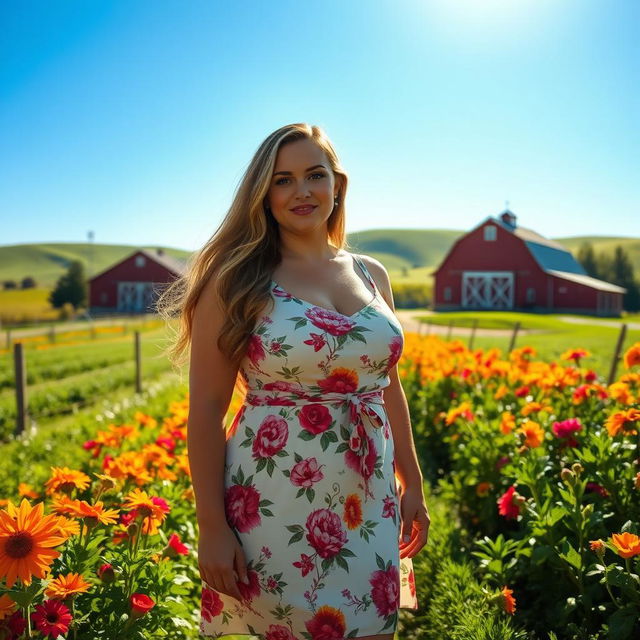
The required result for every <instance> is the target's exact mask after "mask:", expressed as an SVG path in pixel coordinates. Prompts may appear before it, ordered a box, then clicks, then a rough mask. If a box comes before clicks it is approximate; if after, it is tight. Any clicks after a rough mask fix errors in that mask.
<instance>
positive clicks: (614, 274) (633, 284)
mask: <svg viewBox="0 0 640 640" xmlns="http://www.w3.org/2000/svg"><path fill="white" fill-rule="evenodd" d="M610 270H611V282H613V283H614V284H617V285H618V286H620V287H625V288H626V289H627V293H626V294H625V295H624V308H625V309H626V310H627V311H637V310H638V309H640V283H639V282H638V281H637V280H636V279H635V274H634V272H633V264H632V263H631V260H630V259H629V254H628V253H627V252H626V251H625V250H624V248H623V247H622V246H621V245H617V246H616V248H615V249H614V250H613V258H612V260H611V265H610Z"/></svg>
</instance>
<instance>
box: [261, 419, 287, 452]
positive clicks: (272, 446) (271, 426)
mask: <svg viewBox="0 0 640 640" xmlns="http://www.w3.org/2000/svg"><path fill="white" fill-rule="evenodd" d="M288 437H289V427H288V425H287V421H286V420H285V419H284V418H282V417H281V416H275V415H268V416H266V417H265V419H264V420H263V421H262V423H261V424H260V427H259V428H258V433H256V437H255V438H254V440H253V448H252V452H253V457H254V459H256V460H257V459H258V458H270V457H271V456H273V455H275V454H276V453H278V451H280V450H281V449H282V448H283V447H284V445H285V444H287V438H288Z"/></svg>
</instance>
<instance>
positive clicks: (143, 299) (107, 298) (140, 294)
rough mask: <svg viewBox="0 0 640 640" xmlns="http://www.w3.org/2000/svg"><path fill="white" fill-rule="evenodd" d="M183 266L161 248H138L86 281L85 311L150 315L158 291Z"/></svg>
mask: <svg viewBox="0 0 640 640" xmlns="http://www.w3.org/2000/svg"><path fill="white" fill-rule="evenodd" d="M185 267H186V263H185V262H183V261H182V260H178V259H177V258H174V257H172V256H169V255H167V254H165V252H164V251H163V250H162V249H157V250H156V251H150V250H148V249H138V250H136V251H134V252H133V253H131V254H130V255H128V256H127V257H126V258H123V259H122V260H120V262H117V263H116V264H114V265H112V266H110V267H109V268H107V269H105V270H104V271H102V272H101V273H98V274H97V275H95V276H93V277H92V278H90V279H89V312H90V313H93V314H100V313H153V312H154V311H155V301H156V300H157V298H158V295H159V293H160V290H161V289H162V288H163V287H164V286H166V285H167V284H169V283H170V281H172V280H174V279H175V278H176V277H177V276H179V275H180V274H182V273H183V272H184V269H185Z"/></svg>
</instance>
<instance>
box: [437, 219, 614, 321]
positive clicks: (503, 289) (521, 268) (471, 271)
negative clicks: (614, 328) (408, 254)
mask: <svg viewBox="0 0 640 640" xmlns="http://www.w3.org/2000/svg"><path fill="white" fill-rule="evenodd" d="M433 275H434V280H435V286H434V308H435V309H436V310H438V311H452V310H463V309H476V310H479V309H492V310H498V309H500V310H507V309H508V310H514V311H534V312H541V313H549V312H553V313H584V314H593V315H599V316H619V315H620V312H621V310H622V296H623V294H624V293H625V292H626V289H625V288H623V287H619V286H617V285H614V284H611V283H609V282H604V281H603V280H598V279H597V278H592V277H590V276H588V275H587V273H586V271H585V270H584V268H583V267H582V265H581V264H580V263H579V262H578V261H577V260H576V259H575V258H574V257H573V255H572V254H571V253H570V252H569V251H567V249H565V248H564V247H563V246H562V245H560V244H558V243H557V242H555V241H553V240H549V239H548V238H544V237H543V236H541V235H539V234H537V233H536V232H535V231H532V230H531V229H526V228H524V227H519V226H518V225H517V224H516V216H515V215H514V214H513V212H511V211H509V210H508V209H507V210H506V211H504V212H503V213H501V214H500V216H499V217H498V218H494V217H492V216H489V217H488V218H486V220H484V221H483V222H481V223H480V224H479V225H478V226H477V227H476V228H475V229H472V230H471V231H470V232H469V233H467V234H466V235H464V236H462V237H460V238H458V240H456V242H455V243H454V244H453V246H452V247H451V249H450V250H449V253H448V254H447V255H446V256H445V258H444V260H443V261H442V263H441V264H440V266H439V267H438V268H437V269H436V271H435V272H434V274H433Z"/></svg>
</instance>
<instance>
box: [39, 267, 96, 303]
mask: <svg viewBox="0 0 640 640" xmlns="http://www.w3.org/2000/svg"><path fill="white" fill-rule="evenodd" d="M48 301H49V302H50V303H51V304H52V305H53V306H54V307H55V308H56V309H60V308H62V307H63V305H64V304H65V303H69V304H71V305H72V306H73V308H74V310H76V311H77V310H78V307H80V306H82V305H85V304H86V302H87V283H86V281H85V277H84V266H83V265H82V262H80V261H79V260H74V261H73V262H72V263H71V264H70V265H69V269H68V270H67V272H66V273H65V274H64V275H62V276H60V278H59V279H58V282H57V283H56V286H55V287H54V289H53V291H52V292H51V294H50V295H49V299H48Z"/></svg>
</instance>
